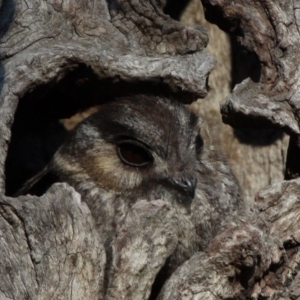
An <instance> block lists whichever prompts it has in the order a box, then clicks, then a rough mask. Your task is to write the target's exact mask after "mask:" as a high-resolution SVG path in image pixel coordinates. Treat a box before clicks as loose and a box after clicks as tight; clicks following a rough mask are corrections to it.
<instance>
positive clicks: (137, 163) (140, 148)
mask: <svg viewBox="0 0 300 300" xmlns="http://www.w3.org/2000/svg"><path fill="white" fill-rule="evenodd" d="M117 151H118V155H119V157H120V159H121V161H122V162H123V163H125V164H127V165H129V166H133V167H145V166H147V165H149V164H150V163H152V162H153V157H152V155H151V154H150V152H149V150H148V149H147V148H146V147H145V146H144V145H143V144H141V143H139V142H137V141H120V142H118V144H117Z"/></svg>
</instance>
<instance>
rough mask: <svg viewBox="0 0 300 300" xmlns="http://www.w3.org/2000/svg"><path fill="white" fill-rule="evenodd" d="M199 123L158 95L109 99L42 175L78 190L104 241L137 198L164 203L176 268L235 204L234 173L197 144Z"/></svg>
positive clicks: (208, 237) (202, 245) (205, 240)
mask: <svg viewBox="0 0 300 300" xmlns="http://www.w3.org/2000/svg"><path fill="white" fill-rule="evenodd" d="M200 125H201V122H200V120H199V119H198V118H197V117H196V116H195V115H194V114H193V113H191V112H190V111H188V110H187V109H186V108H185V107H184V106H183V105H181V104H179V103H175V102H174V101H170V100H168V99H165V98H158V97H146V96H139V97H130V98H126V99H119V100H116V101H113V102H109V103H107V104H104V105H102V106H101V108H100V110H99V112H97V113H96V114H94V115H92V116H91V117H89V118H88V119H86V120H85V121H84V122H82V123H81V124H79V126H78V127H77V128H76V129H75V130H74V132H73V133H72V135H71V136H70V138H69V139H68V140H67V141H66V142H65V143H64V144H63V146H62V147H61V148H60V149H59V150H58V152H57V153H56V155H55V157H54V159H53V161H52V162H51V164H50V165H49V167H48V168H47V172H48V170H50V171H51V172H54V173H55V174H56V175H58V177H59V179H60V181H64V182H67V183H69V184H70V185H71V186H73V187H74V188H75V189H76V190H77V191H78V192H79V193H80V194H81V195H82V197H83V199H84V200H85V201H86V203H87V204H88V206H89V207H90V209H91V212H92V215H93V217H94V219H95V221H96V224H97V226H98V228H99V231H100V232H101V235H102V236H103V238H104V240H105V241H106V244H109V242H110V240H111V238H112V237H113V236H114V233H115V232H116V230H117V228H118V226H120V225H121V224H122V222H123V219H124V217H125V215H126V213H127V212H128V209H130V206H131V205H132V204H133V203H135V202H136V201H137V200H139V199H148V200H155V199H163V200H165V201H167V202H169V203H171V204H172V206H173V207H174V208H175V210H176V212H177V215H178V222H179V223H180V224H179V225H180V239H179V240H180V242H179V245H178V251H177V252H176V253H175V254H174V257H173V261H174V262H173V263H174V264H175V265H176V262H177V263H179V262H182V261H183V260H184V259H186V258H187V257H189V256H190V255H191V254H192V253H194V252H195V251H197V250H202V249H204V248H205V247H206V246H207V244H208V243H209V241H210V240H211V238H212V237H213V236H215V235H216V234H217V232H218V230H219V228H220V224H221V221H222V220H223V219H224V218H225V217H226V216H228V215H230V214H232V212H233V211H234V210H236V209H237V207H238V206H239V204H240V194H239V186H238V183H237V182H236V179H235V177H234V176H233V175H232V173H231V171H230V169H229V167H228V166H227V165H226V164H225V163H224V162H223V160H222V159H220V157H219V156H218V155H217V153H216V152H215V150H213V149H211V148H210V147H206V146H205V145H203V140H202V138H201V136H200ZM35 181H36V180H34V182H35ZM30 185H32V184H30Z"/></svg>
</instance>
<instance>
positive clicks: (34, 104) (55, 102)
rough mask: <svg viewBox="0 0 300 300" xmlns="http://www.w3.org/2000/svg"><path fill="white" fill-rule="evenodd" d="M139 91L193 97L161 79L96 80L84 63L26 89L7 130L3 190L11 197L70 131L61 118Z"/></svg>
mask: <svg viewBox="0 0 300 300" xmlns="http://www.w3.org/2000/svg"><path fill="white" fill-rule="evenodd" d="M138 94H148V95H149V94H151V95H161V96H167V97H172V98H175V99H176V98H178V97H179V98H180V99H181V101H185V102H192V101H193V100H194V96H193V95H191V94H188V93H184V92H179V91H178V92H174V91H171V90H170V88H169V86H168V85H167V84H165V83H163V82H162V81H161V80H160V78H156V79H155V78H154V79H153V80H151V81H150V80H149V81H141V80H135V81H133V80H132V81H131V82H127V81H124V80H121V79H120V78H119V77H118V76H115V77H113V78H104V79H103V78H101V79H100V78H99V77H98V76H97V75H96V74H95V73H94V72H93V70H92V69H91V68H90V67H88V66H86V65H83V64H81V65H78V66H77V67H73V68H72V69H70V70H68V71H67V72H66V74H65V75H64V76H61V78H60V79H55V80H53V81H52V82H49V83H47V84H43V85H39V86H37V87H35V88H34V89H32V90H30V91H28V92H27V93H26V94H25V95H24V97H22V99H20V101H19V105H18V107H17V110H16V113H15V117H14V123H13V125H12V129H11V130H12V132H11V133H12V135H11V141H10V144H9V149H8V154H7V158H6V162H5V174H6V195H7V196H13V195H14V194H15V193H16V192H17V191H18V190H19V189H20V188H21V187H22V185H23V184H24V183H25V182H26V181H27V180H28V179H30V178H31V177H32V176H34V175H36V174H37V173H38V172H40V171H41V170H43V169H44V167H45V166H46V165H47V164H48V163H49V162H50V160H51V158H52V157H53V155H54V153H55V152H56V151H57V149H58V148H59V146H60V145H61V144H62V143H63V142H64V140H65V139H66V137H67V136H68V134H69V131H68V130H66V127H65V126H64V124H63V123H62V121H61V120H62V119H66V118H70V117H72V116H74V115H75V114H78V113H83V112H85V111H86V110H87V109H89V108H91V107H94V106H98V105H101V104H103V103H105V102H107V101H111V100H112V99H116V98H118V97H124V96H128V95H131V96H132V95H138ZM43 192H45V191H40V192H39V193H40V194H42V193H43Z"/></svg>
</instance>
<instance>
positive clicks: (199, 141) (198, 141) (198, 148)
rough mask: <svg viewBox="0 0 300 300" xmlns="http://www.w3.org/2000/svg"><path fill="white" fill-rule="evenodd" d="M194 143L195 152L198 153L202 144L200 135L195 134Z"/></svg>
mask: <svg viewBox="0 0 300 300" xmlns="http://www.w3.org/2000/svg"><path fill="white" fill-rule="evenodd" d="M195 144H196V152H197V153H198V152H200V151H201V150H202V148H203V145H204V142H203V139H202V137H201V136H200V135H197V136H196V140H195Z"/></svg>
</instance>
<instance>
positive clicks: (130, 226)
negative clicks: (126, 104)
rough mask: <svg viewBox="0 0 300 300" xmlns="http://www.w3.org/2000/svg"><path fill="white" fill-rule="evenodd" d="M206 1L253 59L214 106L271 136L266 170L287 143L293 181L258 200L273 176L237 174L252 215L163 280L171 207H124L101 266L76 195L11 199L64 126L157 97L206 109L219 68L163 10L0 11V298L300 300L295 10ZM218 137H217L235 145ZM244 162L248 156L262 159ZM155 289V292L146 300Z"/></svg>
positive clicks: (57, 189)
mask: <svg viewBox="0 0 300 300" xmlns="http://www.w3.org/2000/svg"><path fill="white" fill-rule="evenodd" d="M202 3H203V6H204V8H205V14H206V17H207V18H208V20H209V21H211V22H215V23H216V24H218V26H220V27H221V28H222V29H223V30H225V31H228V32H230V33H231V34H232V35H233V36H235V39H236V40H237V42H238V43H239V44H240V45H242V46H243V47H244V48H245V49H247V50H248V51H250V52H252V53H253V57H254V59H255V68H254V72H249V77H247V78H245V79H244V80H243V81H242V82H239V80H238V79H237V82H239V83H238V84H237V85H236V86H235V87H234V89H233V91H232V93H231V94H230V95H229V96H228V97H227V98H226V99H225V100H224V101H223V102H222V114H223V120H224V121H225V122H226V123H229V124H231V125H232V126H235V127H238V128H251V130H252V129H253V128H256V129H257V128H259V130H261V131H263V132H264V134H266V133H270V132H271V134H270V135H271V138H270V139H271V140H272V139H273V140H274V139H275V140H276V139H277V141H279V142H278V144H279V146H277V147H275V148H274V150H270V154H267V155H265V156H264V157H265V159H267V160H269V164H268V168H269V169H271V168H272V163H273V161H272V157H273V154H272V153H273V151H274V152H276V151H278V152H279V153H280V154H281V153H282V151H283V150H278V149H283V148H282V147H283V146H282V145H281V144H280V143H281V141H280V139H279V140H278V136H279V137H280V138H281V137H282V134H281V131H285V132H286V133H287V134H289V135H291V136H292V138H291V145H290V150H289V151H288V157H287V161H288V165H287V166H288V172H287V175H286V179H291V180H286V181H281V182H278V183H275V184H272V185H271V186H269V187H265V188H264V189H263V190H261V191H259V192H258V189H260V188H261V187H262V185H265V184H266V183H270V182H271V181H272V179H269V181H268V180H266V181H265V178H266V177H268V176H270V175H268V174H273V173H272V171H270V170H266V168H262V171H261V172H264V173H266V174H267V175H266V176H265V175H264V176H263V177H262V178H264V180H260V179H259V178H260V177H258V175H257V173H259V172H257V171H255V170H254V169H252V168H250V166H251V164H252V163H250V162H248V163H245V164H243V165H242V167H241V168H242V170H244V169H246V171H244V172H243V177H244V178H245V179H244V181H247V180H249V181H252V179H250V178H253V177H258V179H259V181H260V183H259V184H257V185H256V184H254V185H253V186H252V187H251V188H249V192H246V196H247V199H248V201H252V202H253V203H252V204H253V205H251V209H249V208H248V207H245V209H244V210H242V211H238V212H237V213H236V214H235V215H233V216H232V217H231V218H230V219H229V220H228V221H226V222H224V224H223V227H222V228H223V229H222V233H221V234H219V235H218V236H216V237H215V239H214V240H213V241H212V243H211V244H210V245H209V246H208V248H207V249H206V250H205V252H197V253H195V254H194V255H193V256H192V257H191V258H190V259H189V260H187V261H186V262H185V263H183V264H182V265H181V266H180V267H179V268H177V270H176V271H175V272H174V273H173V274H171V276H170V277H169V278H168V280H167V277H164V276H163V272H162V271H163V269H164V266H165V264H166V263H167V261H168V258H169V257H170V256H171V255H172V253H173V252H174V250H175V248H176V244H177V242H178V239H179V238H180V237H179V233H178V230H177V229H178V228H177V224H176V218H174V211H173V208H172V207H171V205H169V204H168V203H166V202H165V201H163V199H162V200H157V201H146V200H141V201H138V202H136V203H135V204H134V205H133V206H132V208H131V211H130V213H129V214H128V215H127V216H126V219H125V222H124V224H123V225H122V227H121V229H120V232H118V235H117V236H116V237H114V240H113V242H112V247H113V257H106V253H105V250H104V246H103V242H102V240H101V232H97V230H96V227H95V224H94V222H93V219H92V217H91V214H90V211H89V209H88V207H87V205H86V204H85V203H84V202H83V201H81V196H80V194H78V193H77V192H76V191H75V190H74V189H73V188H71V187H69V186H68V185H66V184H64V183H58V184H55V185H53V186H52V187H51V188H50V189H49V190H48V191H47V192H46V193H45V194H44V195H43V196H41V197H35V196H29V195H28V196H20V197H18V198H15V197H13V194H14V192H15V191H16V190H17V189H18V188H19V187H20V186H21V184H22V183H23V182H24V181H25V180H26V179H28V178H30V177H31V176H32V175H33V174H35V173H37V172H38V171H39V170H41V169H43V168H44V166H45V165H46V164H47V163H48V162H49V160H50V159H51V157H52V156H53V154H54V153H55V151H56V149H57V148H58V147H59V145H60V144H61V143H62V141H63V140H64V137H65V135H66V134H67V133H66V132H65V130H64V128H63V127H62V126H61V122H60V121H59V120H61V119H63V118H68V117H70V116H72V115H74V114H75V113H76V112H78V111H83V110H85V109H86V108H88V107H91V106H95V105H101V104H102V103H104V102H106V101H109V100H111V99H112V98H115V97H118V96H125V95H132V94H140V93H143V94H153V95H165V96H168V97H172V98H174V99H178V100H180V101H182V102H184V103H191V102H192V101H194V100H195V99H197V98H205V97H206V96H207V92H208V91H207V88H208V86H207V78H208V75H209V73H210V72H211V71H212V69H213V67H214V65H215V60H214V58H213V57H212V56H211V55H210V54H209V53H208V52H207V51H206V50H205V47H206V46H207V43H208V35H207V32H206V30H205V29H204V27H197V28H194V27H187V26H186V25H184V24H182V23H179V22H177V21H176V20H174V19H172V18H171V17H170V16H168V15H166V14H165V13H164V7H165V5H166V1H155V0H148V1H144V0H140V1H132V0H116V1H112V0H108V1H104V0H98V1H89V0H81V1H72V0H70V1H62V2H58V1H54V0H52V1H43V0H27V1H20V0H15V1H13V0H2V1H1V0H0V39H1V40H0V63H1V65H0V195H1V196H0V197H1V201H0V236H1V243H0V248H1V253H2V257H1V262H0V279H1V280H0V299H12V298H13V299H43V300H44V299H149V298H150V299H154V298H157V299H216V298H222V299H249V298H252V299H297V298H298V297H299V280H298V274H297V272H298V269H299V257H298V256H299V254H298V246H299V245H298V243H299V242H298V239H299V238H300V237H298V235H299V232H298V227H299V226H298V222H300V221H299V218H298V216H299V214H300V211H299V213H298V210H300V206H299V201H298V199H297V198H298V195H299V193H300V183H299V179H298V178H297V177H298V174H299V169H298V167H297V166H298V165H299V164H298V163H297V164H294V163H293V161H296V160H297V155H296V153H298V146H299V145H298V144H299V143H298V139H299V137H298V135H299V133H300V129H299V122H298V120H299V109H298V105H299V104H298V102H299V99H298V92H297V90H298V85H299V83H298V81H299V80H300V79H299V74H298V73H299V70H298V65H299V64H298V63H297V61H298V60H299V55H298V52H299V50H298V49H299V47H298V43H299V42H298V41H299V37H298V35H299V28H298V23H299V22H300V16H299V14H298V7H297V4H296V3H291V2H290V1H287V0H286V1H279V0H276V1H272V2H270V1H265V0H260V1H253V0H247V1H241V0H236V1H219V0H203V1H202ZM167 7H170V6H168V5H167ZM166 12H167V8H166ZM212 39H213V37H212ZM222 84H224V83H222ZM227 87H228V83H227ZM227 92H228V89H227V90H226V91H225V92H224V94H226V93H227ZM202 101H203V103H202V105H201V106H202V107H203V108H201V110H203V111H204V112H205V109H208V108H206V105H205V104H206V103H205V101H206V100H202ZM214 110H215V108H214ZM207 123H208V124H209V123H210V121H209V120H208V121H207ZM217 126H219V127H216V128H221V127H223V126H224V125H222V126H221V125H220V124H219V125H217ZM278 128H279V129H280V131H278ZM218 130H219V129H217V130H213V129H212V130H211V131H212V132H214V131H218ZM226 130H227V132H228V133H227V134H226V135H225V137H226V138H225V137H224V138H223V139H224V140H225V139H226V140H228V139H229V138H230V139H232V141H233V144H234V143H235V140H236V138H235V137H234V135H233V133H232V132H231V131H230V130H229V129H228V128H227V129H226ZM274 132H275V133H274ZM278 132H279V134H278ZM240 134H241V133H240ZM272 134H274V136H272ZM227 136H228V137H227ZM235 136H237V135H235ZM219 139H220V138H219ZM263 141H264V139H263ZM234 147H235V146H234ZM225 150H226V149H225ZM226 151H227V153H231V155H232V156H235V155H236V152H238V150H234V154H232V152H230V150H228V149H227V150H226ZM242 151H243V150H241V152H242ZM251 151H253V156H256V154H257V153H256V151H257V149H256V148H255V149H252V150H251ZM268 151H269V150H268ZM271 152H272V153H271ZM242 153H246V152H242ZM244 156H245V154H241V155H240V158H238V159H237V161H238V163H239V164H240V162H241V161H242V160H243V159H244V160H247V158H245V157H244ZM257 157H259V155H258V156H257ZM280 159H281V160H280ZM280 159H277V158H276V159H275V161H278V164H279V165H280V164H281V162H280V161H282V158H280ZM233 167H234V166H233ZM280 168H281V166H280V167H279V168H278V169H280ZM276 172H277V171H276ZM276 172H275V173H276ZM237 173H238V171H237ZM275 173H274V174H275ZM276 174H277V173H276ZM248 176H249V177H248ZM272 176H273V175H272ZM274 176H275V177H276V176H277V175H274ZM260 184H261V185H260ZM243 186H246V185H245V184H243ZM245 189H246V188H245ZM256 189H257V190H256ZM254 190H256V191H257V192H258V193H257V195H256V197H255V200H256V201H255V203H254V201H253V200H252V197H253V194H254ZM247 193H248V194H247ZM162 220H163V222H162ZM107 261H111V262H112V264H111V265H112V268H111V270H109V272H108V271H107V269H106V268H107ZM158 278H159V279H162V284H163V287H162V289H161V290H159V291H155V292H154V291H153V285H154V284H155V283H157V279H158ZM156 294H158V295H157V297H156Z"/></svg>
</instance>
